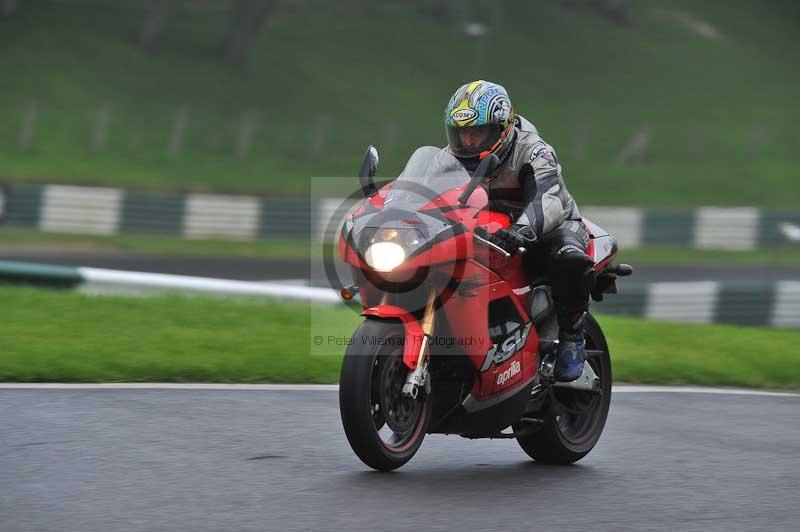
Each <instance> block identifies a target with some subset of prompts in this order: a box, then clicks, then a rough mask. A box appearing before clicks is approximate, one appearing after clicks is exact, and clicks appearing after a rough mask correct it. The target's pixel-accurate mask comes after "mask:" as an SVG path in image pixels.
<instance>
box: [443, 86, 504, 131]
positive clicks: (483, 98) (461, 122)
mask: <svg viewBox="0 0 800 532" xmlns="http://www.w3.org/2000/svg"><path fill="white" fill-rule="evenodd" d="M513 117H514V110H513V108H512V107H511V99H510V98H509V97H508V92H506V89H504V88H503V86H502V85H498V84H497V83H492V82H491V81H484V80H478V81H472V82H470V83H465V84H464V85H462V86H461V87H459V88H458V90H457V91H456V92H455V94H453V97H452V98H450V103H448V104H447V110H446V111H445V117H444V121H445V125H446V126H456V127H471V126H486V125H490V124H496V125H500V126H503V128H505V127H507V126H508V125H509V123H510V122H511V121H512V120H513Z"/></svg>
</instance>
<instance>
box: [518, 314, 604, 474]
mask: <svg viewBox="0 0 800 532" xmlns="http://www.w3.org/2000/svg"><path fill="white" fill-rule="evenodd" d="M584 337H585V338H586V349H587V350H591V351H593V352H594V354H595V356H590V357H588V358H587V360H586V363H587V364H591V365H592V369H593V370H594V371H595V373H596V374H597V376H598V377H599V378H600V390H599V394H598V393H595V392H587V391H579V390H570V389H565V388H553V390H552V393H553V397H554V398H555V399H556V401H555V402H554V403H555V404H556V405H559V406H562V407H564V409H563V410H557V411H555V412H550V413H545V415H544V419H545V421H544V424H543V425H542V427H541V428H540V429H538V430H537V431H536V432H534V433H533V434H530V435H527V436H523V437H520V438H517V443H519V445H520V447H522V450H523V451H525V452H526V453H527V454H528V456H530V457H531V458H533V459H534V460H536V461H537V462H540V463H543V464H558V465H566V464H571V463H573V462H577V461H578V460H580V459H581V458H583V457H584V456H586V455H587V454H589V451H591V450H592V449H593V448H594V446H595V445H596V444H597V441H598V440H599V439H600V435H601V434H602V432H603V428H604V427H605V424H606V418H607V417H608V409H609V406H610V403H611V381H612V375H611V357H610V354H609V351H608V344H607V343H606V339H605V336H604V335H603V331H602V329H600V325H599V324H598V323H597V320H595V319H594V316H592V315H589V316H587V320H586V324H585V326H584ZM550 408H551V410H552V409H553V403H551V406H550ZM524 428H525V427H524V426H522V425H515V426H514V430H515V431H516V432H521V431H523V430H524Z"/></svg>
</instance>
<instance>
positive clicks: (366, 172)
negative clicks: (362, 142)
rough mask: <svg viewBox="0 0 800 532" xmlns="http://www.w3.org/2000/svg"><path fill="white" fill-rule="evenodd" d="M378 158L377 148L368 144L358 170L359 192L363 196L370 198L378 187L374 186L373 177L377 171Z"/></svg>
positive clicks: (376, 191)
mask: <svg viewBox="0 0 800 532" xmlns="http://www.w3.org/2000/svg"><path fill="white" fill-rule="evenodd" d="M379 160H380V157H379V156H378V149H377V148H376V147H375V146H373V145H371V144H370V145H369V147H368V148H367V153H366V154H365V155H364V161H363V162H362V163H361V169H360V170H359V171H358V181H359V182H360V183H361V192H362V193H363V194H364V197H365V198H371V197H372V196H374V195H375V194H377V193H378V187H376V186H375V181H374V180H373V178H374V177H375V174H377V173H378V161H379Z"/></svg>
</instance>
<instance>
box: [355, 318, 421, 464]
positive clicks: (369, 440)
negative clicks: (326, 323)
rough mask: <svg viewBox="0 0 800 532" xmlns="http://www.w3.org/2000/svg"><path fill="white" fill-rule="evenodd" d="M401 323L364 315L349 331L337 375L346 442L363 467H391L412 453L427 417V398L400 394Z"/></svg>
mask: <svg viewBox="0 0 800 532" xmlns="http://www.w3.org/2000/svg"><path fill="white" fill-rule="evenodd" d="M403 340H404V330H403V326H402V325H401V324H399V323H397V322H386V321H379V320H372V319H368V320H366V321H364V322H363V323H362V324H361V325H360V326H359V327H358V329H356V331H355V332H354V333H353V337H352V342H351V343H350V346H349V347H348V348H347V352H346V353H345V355H344V361H343V362H342V372H341V375H340V377H339V410H340V413H341V416H342V424H343V425H344V431H345V434H346V435H347V440H348V441H349V442H350V446H351V447H352V448H353V451H354V452H355V453H356V455H357V456H358V457H359V458H360V459H361V461H362V462H364V463H365V464H367V465H368V466H370V467H372V468H374V469H377V470H379V471H390V470H392V469H396V468H398V467H400V466H402V465H403V464H405V463H406V462H408V461H409V460H410V459H411V457H412V456H414V454H415V453H416V452H417V449H419V447H420V445H422V440H423V439H424V437H425V432H426V430H427V428H428V423H429V421H430V413H431V410H430V400H429V399H428V398H427V397H426V396H425V395H424V394H420V395H419V396H418V397H417V399H411V398H409V397H405V396H403V395H402V393H401V391H402V388H403V384H404V383H405V380H406V376H407V374H408V368H407V367H406V365H405V364H403Z"/></svg>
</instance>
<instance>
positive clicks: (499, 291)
mask: <svg viewBox="0 0 800 532" xmlns="http://www.w3.org/2000/svg"><path fill="white" fill-rule="evenodd" d="M463 189H464V186H461V187H458V188H456V189H453V190H450V191H448V192H446V193H444V194H442V195H440V196H438V197H437V198H434V200H432V201H431V202H430V203H428V204H427V205H425V206H424V207H423V208H421V209H420V210H419V212H422V213H424V212H426V211H427V212H428V213H429V214H430V215H432V216H445V217H447V218H448V219H449V220H451V221H452V222H453V224H454V225H453V229H454V233H455V234H454V235H453V236H452V237H450V238H446V239H443V240H440V241H437V242H436V243H435V244H433V245H430V246H429V247H427V248H424V251H422V252H420V253H418V254H417V255H414V256H412V257H410V258H409V259H407V260H406V261H405V262H404V263H403V264H402V265H400V266H399V267H398V268H396V269H395V270H394V271H392V272H390V273H374V272H370V273H369V275H379V276H380V278H382V279H383V280H385V281H390V282H402V281H403V280H404V279H405V280H407V279H409V272H414V271H421V272H426V279H429V280H430V279H436V278H442V277H444V278H451V279H452V280H453V282H454V283H455V285H456V288H454V289H453V288H452V287H451V288H448V289H447V290H449V292H447V290H445V292H446V297H443V296H442V295H441V293H440V297H439V303H440V304H441V307H440V308H439V309H438V310H437V311H436V312H437V320H439V319H441V318H444V319H445V320H446V322H447V324H448V325H449V327H450V330H451V334H452V338H453V339H455V340H456V341H459V340H460V344H459V345H460V348H461V352H463V355H465V356H466V357H467V359H468V360H469V361H470V363H471V365H472V367H473V368H474V371H475V379H474V385H473V388H472V390H471V394H472V396H473V398H474V399H476V400H478V401H484V400H487V399H491V398H493V397H496V396H498V395H502V394H506V393H507V392H509V391H510V390H514V389H516V388H519V387H521V386H522V385H523V384H528V383H530V381H531V380H532V379H533V378H534V376H535V375H536V371H537V367H538V355H537V349H538V335H537V333H536V331H535V330H534V328H533V326H532V323H531V321H530V316H529V310H528V309H529V308H530V288H529V285H528V278H527V275H526V273H525V272H524V271H523V268H522V258H521V256H519V255H514V256H512V257H505V256H504V255H503V254H502V253H499V252H498V251H497V250H496V249H494V248H492V247H490V246H486V245H485V244H481V243H476V241H475V240H474V239H473V235H474V229H475V227H476V226H480V227H483V228H484V229H486V230H487V231H489V232H490V233H494V232H496V231H498V230H499V229H501V228H507V227H509V226H510V225H511V219H510V218H509V216H508V215H506V214H502V213H496V212H490V211H486V210H482V209H484V208H485V206H486V205H487V196H486V191H485V190H483V189H482V188H481V187H478V188H477V189H476V190H475V191H474V192H473V194H472V195H471V196H470V198H469V199H468V201H467V203H466V205H460V204H459V202H458V197H459V196H460V194H461V193H462V192H463ZM386 191H387V187H384V188H383V189H381V191H380V193H379V194H378V195H377V196H376V198H379V200H376V199H375V198H373V199H372V200H370V201H369V204H371V207H372V208H374V209H377V210H380V209H381V208H382V207H383V198H385V196H386ZM366 205H367V202H364V203H363V204H362V205H361V206H359V207H358V208H357V209H356V210H354V213H353V214H351V217H352V216H359V215H368V214H369V210H370V209H369V208H368V207H367V206H366ZM351 220H352V218H351ZM339 255H340V258H342V260H344V261H345V262H347V263H349V264H350V265H352V266H353V267H354V268H355V269H357V270H361V271H364V272H369V267H368V266H367V265H366V264H365V263H363V262H362V261H361V259H360V258H359V255H358V253H357V251H356V250H355V249H354V248H353V247H352V246H351V245H350V243H349V242H347V241H346V240H345V239H344V237H342V236H340V238H339ZM366 284H367V285H368V286H364V287H363V288H362V289H361V290H360V293H361V297H362V305H364V311H363V313H362V314H363V315H364V316H371V317H374V318H378V319H397V320H400V322H401V323H402V324H403V327H404V330H405V333H406V343H405V345H404V347H403V361H404V363H405V365H406V366H407V367H408V368H409V369H413V368H415V367H416V365H417V358H418V356H419V352H420V348H421V345H422V341H423V338H424V333H423V331H422V328H421V325H420V323H419V321H418V318H417V317H416V316H415V314H413V313H412V312H411V310H409V309H405V308H403V307H402V306H398V305H395V304H391V305H389V304H380V303H377V302H378V301H379V300H380V298H381V293H382V292H381V290H380V289H378V288H377V287H375V286H371V285H369V283H368V282H367V283H366ZM432 288H435V289H436V290H437V292H438V291H441V290H442V288H443V287H442V286H438V287H432ZM502 298H507V299H508V301H510V303H511V305H512V306H513V308H514V309H515V310H516V313H517V314H518V321H519V322H520V323H522V324H523V326H522V327H520V328H518V329H517V330H516V331H515V332H514V333H513V334H511V335H509V336H507V337H503V338H501V339H500V342H499V344H501V345H492V343H491V340H490V338H489V328H488V325H489V307H490V304H491V302H492V301H495V300H499V299H502ZM395 300H398V301H402V298H399V299H398V298H395ZM393 302H394V301H393ZM401 304H402V303H401ZM368 305H372V306H368ZM415 310H416V309H415ZM496 353H501V354H503V356H501V357H496Z"/></svg>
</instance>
